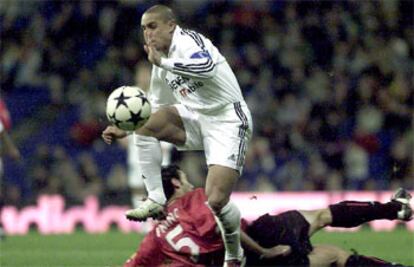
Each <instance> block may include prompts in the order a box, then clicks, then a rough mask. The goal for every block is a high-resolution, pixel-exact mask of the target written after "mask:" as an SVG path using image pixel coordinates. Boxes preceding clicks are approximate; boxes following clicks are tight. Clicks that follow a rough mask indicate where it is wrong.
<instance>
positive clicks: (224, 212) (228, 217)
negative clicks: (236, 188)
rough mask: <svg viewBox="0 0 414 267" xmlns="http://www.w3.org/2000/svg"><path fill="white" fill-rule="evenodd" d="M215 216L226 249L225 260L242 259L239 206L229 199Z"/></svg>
mask: <svg viewBox="0 0 414 267" xmlns="http://www.w3.org/2000/svg"><path fill="white" fill-rule="evenodd" d="M215 218H216V222H217V225H218V226H219V228H220V232H221V237H222V238H223V242H224V247H225V249H226V253H225V260H226V261H227V260H234V259H241V257H242V256H243V249H242V247H241V244H240V210H239V208H238V207H237V206H236V205H235V204H234V203H232V202H230V201H229V202H228V203H227V204H226V205H225V206H224V207H223V208H222V209H221V211H220V213H219V214H216V215H215Z"/></svg>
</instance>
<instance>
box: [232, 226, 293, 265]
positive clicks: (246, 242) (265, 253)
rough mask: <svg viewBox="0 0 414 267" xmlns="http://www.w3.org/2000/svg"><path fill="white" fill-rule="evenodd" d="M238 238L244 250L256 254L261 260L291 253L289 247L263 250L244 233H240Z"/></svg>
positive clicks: (280, 246) (279, 246)
mask: <svg viewBox="0 0 414 267" xmlns="http://www.w3.org/2000/svg"><path fill="white" fill-rule="evenodd" d="M240 238H241V243H242V245H243V246H244V247H245V248H246V249H248V250H251V251H253V252H255V253H257V254H258V255H260V257H261V258H262V259H272V258H276V257H280V256H287V255H289V254H290V253H291V252H292V249H291V247H290V246H288V245H277V246H274V247H271V248H264V247H262V246H260V245H259V244H258V243H257V242H256V241H254V240H253V239H252V238H251V237H250V236H249V235H248V234H246V233H245V232H244V231H241V235H240Z"/></svg>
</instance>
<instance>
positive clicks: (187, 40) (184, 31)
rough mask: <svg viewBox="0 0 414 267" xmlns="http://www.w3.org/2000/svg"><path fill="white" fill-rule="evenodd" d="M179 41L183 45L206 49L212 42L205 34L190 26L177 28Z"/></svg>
mask: <svg viewBox="0 0 414 267" xmlns="http://www.w3.org/2000/svg"><path fill="white" fill-rule="evenodd" d="M177 42H180V45H181V46H183V45H184V46H186V45H188V46H194V45H195V46H198V47H200V48H202V49H205V48H206V46H207V45H208V44H209V43H211V41H210V39H208V38H207V37H206V36H204V35H203V34H201V33H199V32H197V31H195V30H193V29H188V28H181V27H178V28H177Z"/></svg>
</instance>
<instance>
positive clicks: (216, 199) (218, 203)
mask: <svg viewBox="0 0 414 267" xmlns="http://www.w3.org/2000/svg"><path fill="white" fill-rule="evenodd" d="M207 201H208V205H209V206H210V208H211V209H212V210H213V211H214V213H216V214H218V213H220V211H221V210H222V209H223V207H224V206H225V205H226V204H227V203H228V202H229V199H228V198H226V197H225V196H224V195H221V194H211V195H210V196H208V200H207Z"/></svg>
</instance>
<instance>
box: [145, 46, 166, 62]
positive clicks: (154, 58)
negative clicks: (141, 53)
mask: <svg viewBox="0 0 414 267" xmlns="http://www.w3.org/2000/svg"><path fill="white" fill-rule="evenodd" d="M144 50H145V52H147V54H148V60H149V62H151V63H152V64H155V65H157V66H160V65H161V56H162V54H161V52H160V51H158V50H157V49H156V48H155V47H154V46H152V45H144Z"/></svg>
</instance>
